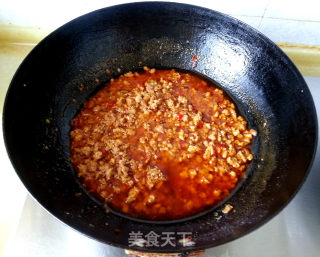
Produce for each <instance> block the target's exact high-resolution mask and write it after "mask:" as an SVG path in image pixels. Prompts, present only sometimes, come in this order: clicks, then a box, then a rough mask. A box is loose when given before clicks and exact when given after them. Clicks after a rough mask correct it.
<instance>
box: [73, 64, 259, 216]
mask: <svg viewBox="0 0 320 257" xmlns="http://www.w3.org/2000/svg"><path fill="white" fill-rule="evenodd" d="M70 135H71V156H72V157H71V158H72V162H73V164H74V167H75V168H76V170H77V171H78V175H79V177H80V178H81V179H82V180H83V183H84V186H85V187H86V188H87V189H88V190H89V191H90V192H93V193H95V194H97V195H98V196H100V197H101V198H102V199H103V200H104V201H105V202H106V203H107V204H108V205H109V206H110V207H112V208H113V209H115V210H117V211H119V212H123V213H125V214H127V215H130V216H132V217H136V218H142V219H149V220H171V219H177V218H183V217H187V216H190V215H194V214H197V213H199V212H201V211H203V210H205V209H206V208H208V207H210V206H212V205H214V204H217V203H218V202H220V201H221V200H223V199H224V198H226V197H227V196H228V195H229V194H230V192H231V191H232V190H233V189H234V188H235V186H236V185H237V183H238V181H239V180H240V179H241V178H242V177H243V175H244V173H245V170H246V168H247V166H248V164H249V162H250V161H251V160H252V158H253V156H252V154H251V151H250V144H251V141H252V138H253V135H256V131H253V130H248V129H247V128H246V121H245V120H244V119H243V118H242V117H241V116H239V115H238V114H237V113H236V110H235V106H234V104H233V103H232V102H231V101H230V99H229V98H227V97H226V96H225V95H224V94H223V92H222V91H221V90H220V89H218V88H217V87H216V86H215V85H213V84H208V82H206V81H203V80H202V79H200V78H199V77H197V76H194V75H190V74H185V73H181V72H176V71H174V70H155V69H151V70H150V69H146V72H145V73H142V74H138V73H127V74H125V75H122V76H121V77H120V78H118V79H116V80H112V81H111V82H110V83H108V84H106V86H105V87H104V88H103V89H101V90H100V91H99V92H98V93H97V94H96V95H95V96H93V97H92V98H91V99H90V100H89V101H88V102H87V103H86V104H85V106H84V108H83V109H82V111H81V112H80V114H79V115H77V116H76V117H75V118H74V119H73V121H72V131H71V133H70Z"/></svg>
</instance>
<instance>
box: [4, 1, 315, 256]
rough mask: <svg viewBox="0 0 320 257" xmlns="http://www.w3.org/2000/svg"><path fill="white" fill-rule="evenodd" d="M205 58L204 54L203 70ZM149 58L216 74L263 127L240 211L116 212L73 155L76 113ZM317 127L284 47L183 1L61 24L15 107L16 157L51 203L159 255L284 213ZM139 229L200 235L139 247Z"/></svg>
mask: <svg viewBox="0 0 320 257" xmlns="http://www.w3.org/2000/svg"><path fill="white" fill-rule="evenodd" d="M193 56H197V58H198V63H197V66H196V67H194V63H193V62H192V61H191V60H192V57H193ZM143 66H148V67H155V68H166V69H168V68H177V69H182V70H187V71H193V72H197V73H198V74H201V75H203V76H206V77H208V78H210V79H212V80H213V81H215V82H216V83H218V84H219V85H220V86H221V88H223V89H224V90H225V91H226V92H227V93H228V95H229V96H230V97H231V98H232V99H233V100H234V101H235V103H236V104H237V107H238V109H239V110H240V113H241V114H242V115H243V116H244V117H245V118H246V119H247V121H248V123H249V124H248V125H249V127H250V128H254V129H256V130H257V131H258V136H257V138H256V139H255V141H254V144H253V146H252V147H253V152H254V160H253V162H252V164H251V165H250V167H249V170H248V171H247V178H246V180H245V181H244V183H243V185H242V186H241V188H240V189H239V190H238V191H237V192H236V194H234V195H233V196H232V197H231V198H230V199H229V200H228V203H229V204H231V205H232V206H233V207H234V210H235V211H232V212H230V213H229V214H227V215H224V214H222V213H221V209H222V207H223V206H222V207H219V208H218V209H216V210H215V211H216V212H217V213H218V215H219V217H220V216H221V217H220V218H219V219H217V217H216V216H214V215H213V212H209V213H208V214H206V215H205V216H201V217H199V218H196V219H193V220H190V221H187V222H182V223H172V224H146V223H140V222H135V221H132V220H129V219H126V218H123V217H119V216H117V215H114V214H112V213H109V214H106V213H105V210H104V209H103V208H101V207H99V206H98V205H97V204H96V203H95V202H94V201H93V200H92V199H90V198H89V197H88V196H87V195H86V194H85V193H84V192H83V189H82V188H81V186H80V185H79V184H78V182H77V180H76V179H75V174H74V171H73V169H72V166H71V163H70V160H69V157H70V153H69V131H70V121H71V119H72V118H73V117H74V116H75V115H76V114H77V113H78V111H79V110H80V108H81V106H82V105H83V103H84V102H85V101H86V100H87V99H88V97H90V96H91V95H93V94H94V93H95V92H96V91H97V90H98V89H99V88H100V87H101V86H102V85H104V83H105V82H107V81H108V80H110V78H114V77H117V76H119V75H120V74H122V73H125V72H128V71H134V70H141V69H142V67H143ZM106 69H109V70H110V71H111V73H110V74H108V73H106ZM82 87H83V90H82V91H81V90H80V88H82ZM316 124H317V122H316V118H315V109H314V105H313V101H312V97H311V95H310V93H309V90H308V88H307V86H306V84H305V82H304V80H303V78H302V77H301V75H300V74H299V72H298V71H297V69H296V68H295V67H294V65H293V64H292V63H291V61H290V60H289V59H288V58H287V57H286V56H285V55H284V54H283V53H282V52H281V50H279V49H278V48H277V47H276V46H275V45H274V44H272V43H271V42H270V41H269V40H268V39H266V38H265V37H264V36H262V35H261V34H258V33H257V32H256V31H254V30H253V29H251V28H250V27H248V26H247V25H245V24H243V23H241V22H239V21H237V20H234V19H231V18H230V17H228V16H225V15H222V14H220V13H217V12H214V11H211V10H208V9H202V8H198V7H193V6H188V5H181V4H174V3H139V4H128V5H123V6H116V7H112V8H106V9H102V10H99V11H96V12H93V13H90V14H88V15H85V16H83V17H80V18H79V19H77V20H74V21H72V22H70V23H68V24H66V25H65V26H63V27H61V28H60V29H58V30H57V31H55V32H54V33H53V34H51V35H49V36H48V37H47V38H46V39H45V40H44V41H42V42H41V43H40V44H39V45H38V46H37V47H36V48H35V49H34V50H33V51H32V53H31V54H30V55H29V56H28V57H27V58H26V60H25V61H24V62H23V64H22V65H21V66H20V68H19V70H18V72H17V73H16V75H15V77H14V79H13V81H12V83H11V86H10V89H9V91H8V95H7V99H6V104H5V110H4V135H5V141H6V145H7V149H8V153H9V156H10V158H11V160H12V162H13V165H14V166H15V168H16V171H17V173H18V175H19V176H20V178H21V180H22V181H23V183H24V184H25V185H26V187H27V188H28V190H29V191H30V193H31V194H32V195H33V196H34V197H35V198H36V199H37V200H38V201H39V202H40V203H41V204H42V205H43V206H44V207H45V208H46V209H47V210H49V211H50V212H51V213H52V214H54V215H55V216H56V217H58V218H59V219H60V220H62V221H63V222H65V223H66V224H68V225H70V226H72V227H73V228H75V229H77V230H79V231H81V232H83V233H85V234H86V235H88V236H90V237H93V238H95V239H97V240H100V241H102V242H106V243H109V244H112V245H115V246H119V247H122V248H131V249H136V250H146V251H157V252H177V251H188V250H194V249H203V248H208V247H212V246H215V245H218V244H221V243H225V242H227V241H230V240H232V239H235V238H237V237H239V236H241V235H244V234H246V233H248V232H249V231H251V230H253V229H255V228H257V227H258V226H259V225H261V224H263V223H264V222H266V221H267V220H268V219H270V218H271V217H272V216H273V215H275V214H276V213H277V212H278V211H279V210H280V209H281V208H282V207H283V206H284V205H285V204H286V203H287V202H288V200H289V199H291V197H292V196H293V195H294V193H295V192H296V190H297V189H298V188H299V186H300V185H301V183H302V181H303V180H304V178H305V175H306V173H307V170H308V168H309V165H310V163H311V161H312V158H313V154H314V150H315V145H316ZM79 193H80V194H79ZM105 224H108V226H106V225H105ZM132 231H136V232H137V231H141V232H143V233H145V234H147V233H149V232H150V231H154V232H155V233H157V234H160V235H161V233H162V232H178V231H180V232H191V233H192V240H193V241H194V242H195V245H193V246H188V247H184V248H182V247H181V244H179V242H178V240H179V239H180V238H178V237H177V238H176V245H177V246H176V247H173V246H171V245H167V246H166V247H163V248H161V247H156V246H153V247H146V246H144V247H137V246H134V247H129V246H128V244H129V243H128V235H129V233H130V232H132Z"/></svg>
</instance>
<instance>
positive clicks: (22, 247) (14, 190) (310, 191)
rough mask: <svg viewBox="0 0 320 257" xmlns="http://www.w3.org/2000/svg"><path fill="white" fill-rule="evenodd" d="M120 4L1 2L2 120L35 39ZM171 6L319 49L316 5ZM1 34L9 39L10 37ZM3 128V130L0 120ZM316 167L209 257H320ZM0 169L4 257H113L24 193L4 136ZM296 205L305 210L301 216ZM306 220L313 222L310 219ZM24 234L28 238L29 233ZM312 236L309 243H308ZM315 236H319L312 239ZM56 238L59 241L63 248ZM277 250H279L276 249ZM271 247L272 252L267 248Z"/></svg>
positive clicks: (263, 1) (316, 88) (319, 92)
mask: <svg viewBox="0 0 320 257" xmlns="http://www.w3.org/2000/svg"><path fill="white" fill-rule="evenodd" d="M124 2H129V1H114V0H112V1H102V0H90V1H88V0H64V1H62V0H56V1H44V0H28V1H22V0H0V115H1V116H2V106H3V102H4V98H5V93H6V90H7V87H8V85H9V83H10V80H11V78H12V76H13V74H14V72H15V71H16V69H17V67H18V65H19V64H20V63H21V61H22V60H23V58H24V57H25V56H26V54H27V53H28V52H29V51H30V50H31V49H32V48H33V46H34V45H35V43H36V42H37V41H38V40H40V39H41V38H43V37H44V36H45V35H46V34H48V33H49V32H51V31H53V30H54V29H56V28H57V27H59V26H61V25H63V24H64V23H65V22H67V21H69V20H72V19H74V18H76V17H78V16H79V15H82V14H85V13H87V12H90V11H93V10H95V9H99V8H103V7H106V6H110V5H115V4H120V3H124ZM176 2H183V3H189V4H196V5H200V6H203V7H207V8H211V9H214V10H217V11H221V12H224V13H227V14H229V15H231V16H233V17H236V18H238V19H240V20H242V21H244V22H246V23H248V24H249V25H251V26H253V27H254V28H256V29H257V30H259V31H261V32H262V33H264V34H265V35H267V36H268V37H269V38H270V39H271V40H273V41H275V42H280V43H284V42H287V43H291V44H304V45H309V46H310V45H320V2H319V1H315V0H313V1H312V0H299V1H281V0H278V1H276V0H260V1H259V0H255V1H248V0H242V1H239V0H238V1H231V0H219V1H209V0H207V1H205V0H198V1H176ZM6 33H9V34H10V35H11V36H9V37H7V36H6ZM31 34H32V35H31ZM33 34H34V35H33ZM26 35H27V36H26ZM30 35H31V36H34V37H33V40H31V41H30V40H29V39H30ZM8 38H9V39H8ZM24 38H25V39H26V41H25V42H24ZM17 39H18V40H17ZM15 40H17V41H15ZM311 59H312V56H310V61H312V60H311ZM306 80H307V82H308V84H309V86H310V88H311V89H312V93H313V95H314V98H315V101H316V104H317V105H319V104H320V103H319V98H320V85H319V83H320V78H318V77H307V78H306ZM318 110H319V109H318ZM0 129H1V131H2V128H1V121H0ZM1 133H2V132H1ZM316 165H317V166H316V167H314V168H313V171H312V172H313V173H312V176H309V179H308V180H307V183H306V184H305V185H304V186H303V188H302V190H301V191H300V193H299V194H298V196H297V197H296V198H295V200H294V201H293V202H292V203H291V204H290V205H289V206H288V207H287V208H286V209H285V210H284V211H283V212H282V213H281V214H280V215H278V217H277V218H275V219H273V220H272V221H271V222H269V223H268V224H267V225H265V226H263V227H262V228H260V229H259V230H257V231H256V232H254V233H252V234H250V235H248V236H246V237H244V238H243V239H240V240H237V241H235V242H234V243H231V244H228V245H227V246H223V247H220V248H217V249H216V250H215V251H214V255H213V254H212V255H208V256H219V257H222V256H225V257H228V256H236V257H238V256H247V257H248V256H252V257H253V256H267V255H269V254H270V255H269V256H290V257H291V256H299V257H300V256H306V257H307V256H310V257H316V256H320V248H319V251H318V252H317V249H318V248H316V246H317V244H318V243H320V237H319V234H320V207H319V206H320V205H319V201H318V202H317V201H316V199H318V200H319V196H320V190H318V189H317V187H318V185H317V182H319V183H320V181H319V175H317V174H316V173H315V172H316V171H317V169H319V164H316ZM0 170H1V173H2V176H1V179H0V203H1V207H0V209H1V211H0V256H1V253H2V252H3V251H4V248H5V247H6V256H40V255H39V254H44V253H45V255H43V256H74V254H75V253H76V252H75V251H74V250H75V249H76V248H78V249H80V251H78V256H89V255H90V254H91V256H110V257H111V255H106V252H107V251H106V248H105V246H103V245H101V244H96V243H95V242H94V241H92V240H89V239H87V238H86V237H83V236H82V235H80V234H77V233H76V232H74V231H72V230H70V229H69V228H67V227H65V226H64V225H62V224H61V223H60V222H58V221H57V220H55V219H54V218H53V217H51V216H50V215H49V214H48V213H46V211H44V210H43V209H42V207H40V206H39V205H38V204H37V203H36V202H35V201H34V200H33V199H32V198H30V197H29V196H28V194H27V191H26V190H25V188H24V187H23V185H22V183H21V182H20V180H19V179H18V178H17V176H16V175H15V172H14V170H13V168H12V166H11V163H10V161H9V160H8V158H7V154H6V152H5V148H4V144H3V138H2V136H1V137H0ZM316 202H317V204H316ZM301 208H303V210H304V211H301ZM303 215H305V216H303ZM310 217H313V218H312V219H310ZM317 217H318V218H317ZM312 222H314V223H312ZM44 226H46V228H47V229H48V230H49V231H47V233H44V234H41V233H40V232H41V231H42V230H41V228H42V229H43V227H44ZM28 229H29V231H30V232H33V233H26V232H27V231H28ZM37 229H38V230H37ZM44 231H45V230H44ZM311 235H313V238H309V237H311ZM314 235H318V237H316V238H314ZM317 240H318V243H317ZM61 241H63V242H64V244H61ZM17 242H18V243H17ZM302 242H303V247H304V248H305V249H306V250H304V249H302V248H299V247H298V248H297V245H295V244H300V243H302ZM280 245H282V248H281V247H280V248H279V246H280ZM62 247H64V248H65V249H62ZM66 247H67V248H66ZM273 247H276V248H274V249H271V248H273ZM237 249H242V250H243V249H247V250H246V251H245V250H243V251H244V252H245V253H246V255H243V254H244V252H242V253H241V250H237ZM299 249H300V250H299ZM307 249H309V252H308V251H307ZM310 249H311V250H310ZM111 252H112V251H111ZM49 253H51V254H49ZM211 253H213V252H211ZM306 253H307V254H306ZM308 254H311V255H308ZM112 255H113V256H120V255H119V253H118V252H116V251H113V252H112Z"/></svg>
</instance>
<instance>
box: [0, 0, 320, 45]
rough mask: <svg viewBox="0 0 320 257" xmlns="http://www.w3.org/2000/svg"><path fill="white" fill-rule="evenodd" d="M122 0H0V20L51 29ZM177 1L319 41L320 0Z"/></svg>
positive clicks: (276, 35)
mask: <svg viewBox="0 0 320 257" xmlns="http://www.w3.org/2000/svg"><path fill="white" fill-rule="evenodd" d="M136 1H137V0H136ZM136 1H135V2H136ZM125 2H133V1H130V0H127V1H123V0H121V1H115V0H109V1H106V0H56V1H43V0H28V1H21V0H10V1H9V0H3V1H0V22H1V21H5V22H11V23H13V24H18V25H27V26H36V27H42V28H44V29H47V30H53V29H55V28H57V27H59V26H61V25H62V24H64V23H65V22H67V21H69V20H71V19H73V18H76V17H77V16H79V15H82V14H85V13H87V12H90V11H93V10H95V9H99V8H103V7H106V6H110V5H115V4H121V3H125ZM177 2H184V3H189V4H196V5H200V6H203V7H207V8H211V9H214V10H217V11H221V12H224V13H227V14H230V15H231V16H234V17H236V18H238V19H240V20H242V21H244V22H246V23H248V24H250V25H251V26H253V27H254V28H256V29H258V30H259V31H261V32H262V33H264V34H266V35H267V36H268V37H269V38H271V39H272V40H273V41H276V42H288V43H294V44H307V45H320V1H318V0H291V1H289V0H254V1H253V0H238V1H235V0H219V1H216V0H212V1H210V0H198V1H188V0H185V1H181V0H178V1H177Z"/></svg>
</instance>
